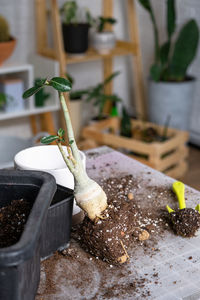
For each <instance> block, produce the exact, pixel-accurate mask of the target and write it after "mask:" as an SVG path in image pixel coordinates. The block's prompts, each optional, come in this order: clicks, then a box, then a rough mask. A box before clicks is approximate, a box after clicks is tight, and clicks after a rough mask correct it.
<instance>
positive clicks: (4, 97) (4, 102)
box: [0, 93, 13, 111]
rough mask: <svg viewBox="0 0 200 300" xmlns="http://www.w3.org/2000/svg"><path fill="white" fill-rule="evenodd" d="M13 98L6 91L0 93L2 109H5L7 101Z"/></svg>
mask: <svg viewBox="0 0 200 300" xmlns="http://www.w3.org/2000/svg"><path fill="white" fill-rule="evenodd" d="M12 100H13V98H12V97H11V96H9V95H7V94H5V93H0V111H5V107H6V103H8V102H9V101H12Z"/></svg>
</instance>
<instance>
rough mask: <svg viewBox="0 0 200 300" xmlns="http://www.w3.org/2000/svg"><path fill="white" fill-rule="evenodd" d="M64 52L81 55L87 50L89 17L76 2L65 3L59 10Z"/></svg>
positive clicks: (87, 12)
mask: <svg viewBox="0 0 200 300" xmlns="http://www.w3.org/2000/svg"><path fill="white" fill-rule="evenodd" d="M60 13H61V17H62V31H63V39H64V48H65V51H66V52H68V53H70V54H83V53H85V52H86V51H87V49H88V31H89V27H90V21H91V15H90V13H89V11H88V10H86V9H83V8H79V7H78V4H77V2H76V1H67V2H65V3H64V4H63V6H62V7H61V9H60Z"/></svg>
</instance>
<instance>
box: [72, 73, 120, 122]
mask: <svg viewBox="0 0 200 300" xmlns="http://www.w3.org/2000/svg"><path fill="white" fill-rule="evenodd" d="M119 73H120V72H119V71H116V72H114V73H112V74H111V75H110V76H108V77H107V78H106V79H105V80H104V81H103V82H100V83H98V84H97V85H95V86H93V87H88V88H87V89H82V90H76V91H71V92H70V99H71V100H72V102H73V100H75V99H78V98H79V99H82V98H84V100H85V101H86V102H92V103H93V105H94V107H95V108H97V115H96V116H95V117H94V118H92V121H99V120H102V119H105V118H107V117H108V116H107V115H105V114H104V113H103V108H104V106H105V103H106V102H107V101H109V102H111V103H112V108H111V112H110V115H111V116H118V111H117V103H118V102H121V101H122V100H121V98H120V97H119V96H118V95H116V94H107V93H105V91H104V88H105V86H106V85H107V84H108V83H109V82H111V81H112V80H113V79H114V78H115V77H116V76H118V75H119ZM68 79H69V80H70V81H71V82H72V83H73V81H72V78H70V77H69V76H68Z"/></svg>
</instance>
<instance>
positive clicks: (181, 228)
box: [168, 208, 200, 237]
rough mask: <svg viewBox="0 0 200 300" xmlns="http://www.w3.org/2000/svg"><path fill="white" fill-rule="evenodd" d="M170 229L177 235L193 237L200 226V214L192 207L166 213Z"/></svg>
mask: <svg viewBox="0 0 200 300" xmlns="http://www.w3.org/2000/svg"><path fill="white" fill-rule="evenodd" d="M168 218H169V220H170V224H171V226H172V229H173V230H174V231H175V233H176V234H177V235H181V236H183V237H193V236H195V233H196V232H197V230H198V229H199V228H200V214H199V212H198V211H197V210H195V209H193V208H184V209H179V210H176V211H175V212H172V213H170V214H168Z"/></svg>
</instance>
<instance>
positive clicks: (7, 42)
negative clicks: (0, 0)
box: [0, 16, 16, 65]
mask: <svg viewBox="0 0 200 300" xmlns="http://www.w3.org/2000/svg"><path fill="white" fill-rule="evenodd" d="M15 45H16V40H15V39H14V38H13V37H12V36H11V35H10V29H9V25H8V22H7V21H6V19H5V18H4V17H3V16H0V65H1V64H2V63H3V62H4V61H5V60H6V59H8V58H9V57H10V56H11V54H12V53H13V51H14V48H15Z"/></svg>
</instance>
